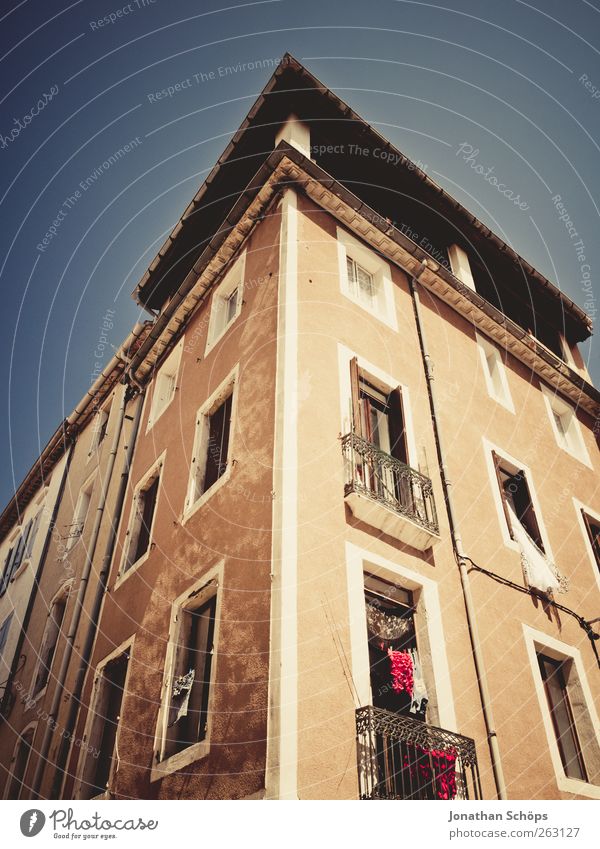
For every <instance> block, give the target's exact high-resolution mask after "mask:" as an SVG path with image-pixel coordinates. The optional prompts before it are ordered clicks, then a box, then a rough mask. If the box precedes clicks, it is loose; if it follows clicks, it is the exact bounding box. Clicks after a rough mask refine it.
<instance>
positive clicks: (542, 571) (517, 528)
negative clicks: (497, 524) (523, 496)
mask: <svg viewBox="0 0 600 849" xmlns="http://www.w3.org/2000/svg"><path fill="white" fill-rule="evenodd" d="M507 508H508V513H509V517H510V523H511V525H512V531H513V536H514V538H515V540H516V542H517V543H518V545H519V548H520V549H521V563H522V565H523V574H524V575H525V580H526V582H527V584H528V585H529V586H530V587H533V588H534V589H536V590H540V591H541V592H543V593H546V594H548V595H551V594H552V593H555V592H563V591H564V589H565V586H564V580H563V581H561V580H560V579H559V575H558V573H557V571H556V568H555V566H554V564H552V563H550V562H549V561H548V559H547V558H546V556H545V555H544V553H543V552H542V551H540V549H539V548H538V547H537V545H536V544H535V542H534V541H533V540H532V539H531V537H530V536H529V534H528V533H527V531H526V530H525V528H524V527H523V525H522V524H521V522H520V521H519V519H518V517H517V514H516V513H515V511H514V510H513V508H512V505H511V504H507Z"/></svg>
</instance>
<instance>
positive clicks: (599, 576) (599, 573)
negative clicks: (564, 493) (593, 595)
mask: <svg viewBox="0 0 600 849" xmlns="http://www.w3.org/2000/svg"><path fill="white" fill-rule="evenodd" d="M573 506H574V508H575V512H576V513H577V521H578V522H579V527H580V528H581V533H582V534H583V540H584V543H585V550H586V551H587V554H588V557H589V559H590V565H591V567H592V569H593V570H594V578H595V579H596V583H597V585H598V589H599V590H600V568H598V564H597V563H596V555H595V554H594V549H593V548H592V542H591V540H590V535H589V533H588V529H587V526H586V524H585V520H584V518H583V516H582V513H581V511H582V510H583V511H584V512H585V513H587V514H588V516H591V517H592V519H594V521H595V522H599V523H600V513H599V512H598V511H597V510H592V508H591V507H588V506H587V504H583V503H582V502H581V501H579V499H578V498H575V497H573Z"/></svg>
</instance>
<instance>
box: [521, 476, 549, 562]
mask: <svg viewBox="0 0 600 849" xmlns="http://www.w3.org/2000/svg"><path fill="white" fill-rule="evenodd" d="M515 477H518V478H520V482H521V486H522V487H523V494H524V495H525V499H526V502H527V503H526V504H525V505H524V508H523V511H522V513H521V515H519V519H520V520H521V524H523V519H525V523H526V524H525V530H526V531H527V533H528V534H529V536H530V537H531V539H532V540H533V541H534V542H535V544H536V545H537V547H538V548H539V549H540V551H542V552H545V550H544V543H543V541H542V535H541V533H540V526H539V525H538V520H537V516H536V515H535V510H534V509H533V501H532V500H531V492H530V491H529V484H528V483H527V477H526V475H525V472H524V471H523V470H522V469H520V470H519V471H518V472H517V474H516V475H515Z"/></svg>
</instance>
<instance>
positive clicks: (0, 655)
mask: <svg viewBox="0 0 600 849" xmlns="http://www.w3.org/2000/svg"><path fill="white" fill-rule="evenodd" d="M14 613H15V611H14V610H11V611H10V613H8V614H7V615H6V616H5V617H4V618H3V619H2V624H0V633H3V634H4V643H3V644H0V664H3V665H4V666H6V668H7V669H9V668H10V663H7V662H6V660H5V659H4V652H5V649H6V646H7V645H8V635H9V634H10V629H11V627H12V619H13V616H14ZM6 626H8V627H6ZM4 628H6V631H4Z"/></svg>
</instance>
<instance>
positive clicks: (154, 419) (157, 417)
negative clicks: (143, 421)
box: [145, 386, 179, 433]
mask: <svg viewBox="0 0 600 849" xmlns="http://www.w3.org/2000/svg"><path fill="white" fill-rule="evenodd" d="M178 388H179V387H178V386H176V387H175V389H174V391H173V395H172V396H171V397H170V398H169V400H168V401H167V403H166V404H165V405H164V407H161V408H160V410H159V411H158V413H155V414H154V415H152V412H150V415H149V416H148V424H147V425H146V431H145V432H146V433H148V432H149V431H151V430H152V428H153V427H154V425H155V424H156V422H157V421H159V420H160V418H161V417H162V415H163V413H164V412H165V410H168V409H169V407H170V406H171V404H172V403H173V401H174V400H175V395H176V394H177V390H178Z"/></svg>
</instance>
